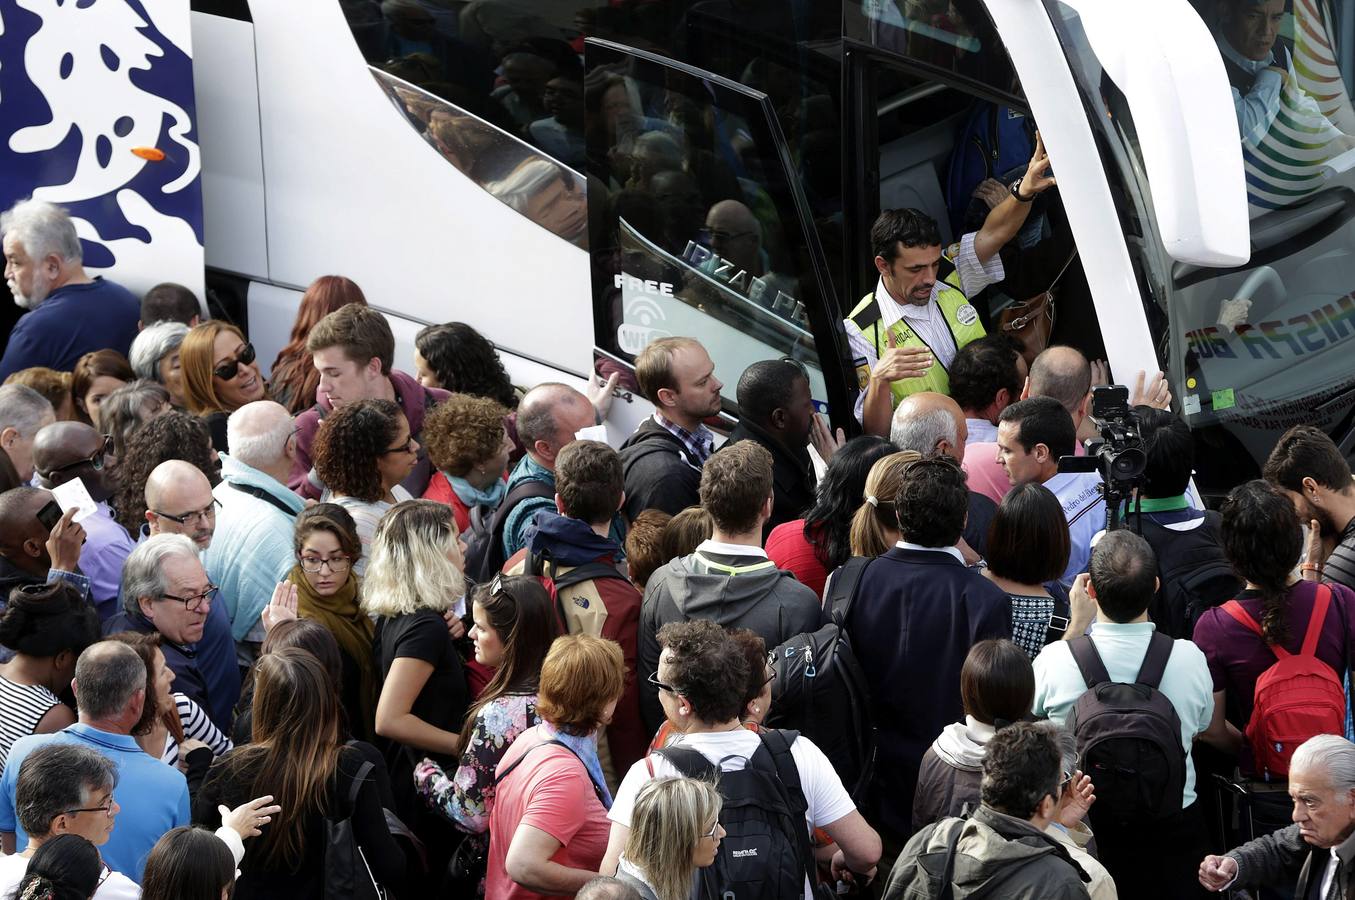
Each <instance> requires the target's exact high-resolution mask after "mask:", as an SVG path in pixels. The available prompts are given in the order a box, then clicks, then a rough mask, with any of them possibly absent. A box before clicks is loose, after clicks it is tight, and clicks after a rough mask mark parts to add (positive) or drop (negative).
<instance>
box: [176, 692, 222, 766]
mask: <svg viewBox="0 0 1355 900" xmlns="http://www.w3.org/2000/svg"><path fill="white" fill-rule="evenodd" d="M174 706H175V707H176V708H177V709H178V711H179V722H180V723H182V725H183V736H184V740H186V741H202V742H203V743H204V744H206V745H207V746H208V747H210V748H211V751H212V755H213V756H220V755H222V754H223V753H225V752H226V751H227V750H231V749H232V748H234V746H235V745H234V744H233V743H231V739H230V738H228V737H226V736H225V735H224V734H222V733H221V731H220V729H218V728H217V727H216V726H215V725H213V724H212V720H211V719H209V718H207V713H205V712H203V710H202V707H201V706H198V705H197V704H196V703H194V702H193V701H192V700H190V699H189V698H188V697H187V696H185V695H184V694H175V695H174ZM160 759H161V760H163V761H164V762H166V763H168V764H170V765H171V766H177V765H178V764H179V742H178V741H176V740H175V739H174V735H173V734H167V735H165V752H164V753H162V754H160Z"/></svg>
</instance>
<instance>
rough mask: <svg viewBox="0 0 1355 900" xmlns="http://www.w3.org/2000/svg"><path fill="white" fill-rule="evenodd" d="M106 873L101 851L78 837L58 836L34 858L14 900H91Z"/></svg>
mask: <svg viewBox="0 0 1355 900" xmlns="http://www.w3.org/2000/svg"><path fill="white" fill-rule="evenodd" d="M103 873H104V864H103V860H101V859H99V850H98V848H96V847H95V846H94V845H93V844H91V843H90V842H89V841H87V840H85V839H84V838H82V837H80V836H79V835H77V834H62V835H58V836H56V837H54V838H52V839H51V840H50V841H45V842H43V845H42V846H41V847H39V848H38V849H37V851H36V852H35V853H34V854H33V858H32V859H31V860H29V862H28V871H27V872H25V873H24V877H23V879H22V880H21V881H20V882H19V887H18V888H17V889H16V890H15V892H14V900H90V898H91V897H93V896H94V892H95V891H96V890H98V887H99V880H100V878H102V876H103Z"/></svg>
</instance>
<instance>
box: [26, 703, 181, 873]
mask: <svg viewBox="0 0 1355 900" xmlns="http://www.w3.org/2000/svg"><path fill="white" fill-rule="evenodd" d="M58 743H59V744H82V745H84V746H86V747H90V748H92V749H94V750H97V751H98V752H99V753H101V754H103V755H104V756H106V757H107V758H108V759H111V760H112V761H113V763H114V764H115V765H116V766H117V779H118V784H117V787H116V788H114V791H113V799H114V800H116V801H117V803H118V805H119V806H121V807H122V810H121V812H119V813H118V816H117V819H116V820H115V821H114V825H113V832H112V834H111V835H110V836H109V838H108V843H106V844H104V845H103V846H102V847H100V848H99V854H100V855H101V856H102V857H103V860H104V862H105V863H106V864H107V865H108V867H109V868H110V869H112V870H113V871H115V872H121V873H122V874H124V875H126V876H127V877H128V878H130V879H132V880H133V881H135V882H137V883H138V884H140V883H141V870H142V869H144V868H145V867H146V856H147V855H148V854H149V853H150V852H151V848H152V847H154V846H155V842H156V841H158V840H160V836H161V835H163V834H164V833H165V832H166V831H169V830H170V829H171V828H178V827H179V826H180V825H187V824H188V823H189V809H188V781H187V780H186V779H185V778H184V776H183V773H182V772H180V771H179V770H178V769H176V768H174V767H173V766H167V765H165V764H164V763H163V762H161V761H160V760H159V759H157V758H156V757H154V756H151V755H150V754H149V753H147V752H146V751H145V750H142V749H141V746H140V745H139V744H138V743H137V742H136V739H135V738H131V737H128V736H127V735H125V734H110V733H109V732H107V731H99V730H98V729H96V728H91V727H90V726H89V725H85V724H83V723H80V722H77V723H76V724H74V725H70V726H68V727H66V728H63V729H62V730H61V731H58V732H56V733H55V734H32V735H29V736H28V737H22V738H19V739H18V740H17V741H15V742H14V746H13V747H11V748H10V750H9V759H8V760H6V762H5V772H4V775H0V832H13V833H14V847H15V851H16V852H20V851H22V850H24V849H25V848H26V847H27V846H28V835H27V834H26V833H24V830H23V828H21V827H20V826H19V821H18V816H17V815H16V813H15V807H14V791H15V788H16V787H17V786H18V783H19V769H20V767H21V766H22V765H23V761H24V759H25V758H26V757H27V756H28V754H30V753H32V752H33V751H34V750H36V749H38V748H39V747H42V746H45V745H47V744H58ZM95 815H98V814H97V813H95Z"/></svg>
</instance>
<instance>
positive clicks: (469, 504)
mask: <svg viewBox="0 0 1355 900" xmlns="http://www.w3.org/2000/svg"><path fill="white" fill-rule="evenodd" d="M447 481H448V483H450V484H451V486H452V490H453V491H455V492H456V496H457V497H459V498H460V499H461V502H462V503H464V504H466V508H467V509H473V508H475V507H477V506H488V507H489V508H490V509H498V508H499V504H500V503H502V502H503V498H504V495H505V494H507V493H508V482H506V481H504V480H503V479H502V478H496V479H494V486H493V487H492V488H490V489H489V490H487V491H482V490H480V489H479V488H478V487H476V486H475V485H473V484H471V483H470V482H469V481H467V480H466V479H464V478H458V477H457V476H455V475H448V476H447Z"/></svg>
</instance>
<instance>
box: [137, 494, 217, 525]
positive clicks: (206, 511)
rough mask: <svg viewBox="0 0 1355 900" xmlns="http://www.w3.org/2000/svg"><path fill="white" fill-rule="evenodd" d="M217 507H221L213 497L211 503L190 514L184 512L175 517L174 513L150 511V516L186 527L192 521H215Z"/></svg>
mask: <svg viewBox="0 0 1355 900" xmlns="http://www.w3.org/2000/svg"><path fill="white" fill-rule="evenodd" d="M219 506H221V501H220V500H217V499H216V498H215V497H213V498H212V502H211V503H208V504H207V505H206V506H204V507H203V508H202V509H195V510H193V511H192V512H186V513H183V514H182V515H177V516H176V515H175V514H174V513H167V512H161V511H160V510H158V509H153V510H151V515H154V516H159V517H160V518H162V519H169V520H170V521H171V522H178V523H179V524H180V525H187V524H188V523H189V522H192V521H193V520H194V519H198V520H201V521H203V522H206V521H207V520H208V519H215V518H216V511H217V508H218V507H219Z"/></svg>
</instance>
